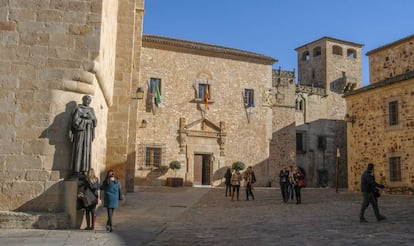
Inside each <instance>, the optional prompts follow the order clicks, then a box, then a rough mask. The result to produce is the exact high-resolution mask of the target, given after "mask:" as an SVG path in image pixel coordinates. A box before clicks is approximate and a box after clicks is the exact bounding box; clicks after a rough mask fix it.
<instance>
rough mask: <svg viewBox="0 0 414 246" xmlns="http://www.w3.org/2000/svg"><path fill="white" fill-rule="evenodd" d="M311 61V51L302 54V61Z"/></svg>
mask: <svg viewBox="0 0 414 246" xmlns="http://www.w3.org/2000/svg"><path fill="white" fill-rule="evenodd" d="M309 60H310V54H309V51H305V52H303V53H302V61H309Z"/></svg>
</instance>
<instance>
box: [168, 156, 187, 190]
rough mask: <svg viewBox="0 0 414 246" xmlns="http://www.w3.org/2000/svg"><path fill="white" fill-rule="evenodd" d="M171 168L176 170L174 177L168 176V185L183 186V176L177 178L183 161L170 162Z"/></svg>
mask: <svg viewBox="0 0 414 246" xmlns="http://www.w3.org/2000/svg"><path fill="white" fill-rule="evenodd" d="M170 168H171V169H172V170H173V171H174V177H173V178H172V177H169V178H167V185H168V186H171V187H178V186H183V178H177V177H176V176H177V170H179V169H180V168H181V162H179V161H172V162H170Z"/></svg>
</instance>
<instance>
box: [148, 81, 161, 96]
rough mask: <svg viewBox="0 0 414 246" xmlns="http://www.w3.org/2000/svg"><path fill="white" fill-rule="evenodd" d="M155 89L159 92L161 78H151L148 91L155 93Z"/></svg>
mask: <svg viewBox="0 0 414 246" xmlns="http://www.w3.org/2000/svg"><path fill="white" fill-rule="evenodd" d="M157 90H158V93H159V94H161V79H158V78H151V79H150V83H149V93H152V94H156V93H157Z"/></svg>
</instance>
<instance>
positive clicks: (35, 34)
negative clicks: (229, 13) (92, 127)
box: [0, 0, 117, 212]
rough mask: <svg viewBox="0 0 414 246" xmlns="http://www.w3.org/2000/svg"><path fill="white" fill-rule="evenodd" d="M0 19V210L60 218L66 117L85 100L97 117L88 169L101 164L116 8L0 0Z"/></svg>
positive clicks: (66, 162) (67, 153)
mask: <svg viewBox="0 0 414 246" xmlns="http://www.w3.org/2000/svg"><path fill="white" fill-rule="evenodd" d="M0 13H2V14H1V15H0V58H1V62H0V64H1V66H0V67H1V68H0V83H1V88H2V90H1V94H2V96H1V104H2V105H3V106H2V107H1V109H0V110H1V114H2V116H4V117H2V120H1V122H0V128H1V130H2V131H1V134H2V136H1V138H0V139H1V140H0V146H1V147H0V186H1V193H0V200H1V201H2V202H1V204H0V210H17V211H46V212H60V211H63V209H64V206H63V204H62V203H63V198H64V196H65V194H64V192H63V186H64V185H63V180H65V179H66V178H68V177H69V176H70V175H71V165H70V161H71V144H70V142H69V139H68V126H69V120H70V114H71V111H72V110H73V108H74V107H75V106H76V104H78V103H81V98H82V96H83V95H85V94H91V95H93V100H92V103H91V106H92V107H94V109H95V111H96V114H97V118H98V128H97V130H96V138H95V141H94V145H93V157H92V158H93V167H95V169H97V170H98V172H99V170H100V167H101V165H103V164H104V162H105V154H106V153H105V152H106V146H105V145H106V118H107V110H108V105H109V103H110V98H111V95H110V94H111V89H110V88H111V87H112V85H113V82H111V81H112V78H113V68H114V66H113V65H111V64H113V59H114V56H115V55H114V54H115V53H114V51H113V47H114V45H115V42H114V40H113V39H112V37H111V33H112V32H113V30H114V29H116V18H117V2H116V1H104V0H102V1H93V0H90V1H0ZM103 15H105V21H102V18H103ZM101 42H102V43H101ZM111 60H112V61H111ZM105 88H106V89H105Z"/></svg>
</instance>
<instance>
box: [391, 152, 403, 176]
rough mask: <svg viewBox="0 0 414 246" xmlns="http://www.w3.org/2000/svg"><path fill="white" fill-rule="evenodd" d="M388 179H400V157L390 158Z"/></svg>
mask: <svg viewBox="0 0 414 246" xmlns="http://www.w3.org/2000/svg"><path fill="white" fill-rule="evenodd" d="M390 181H401V158H400V157H391V158H390Z"/></svg>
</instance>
